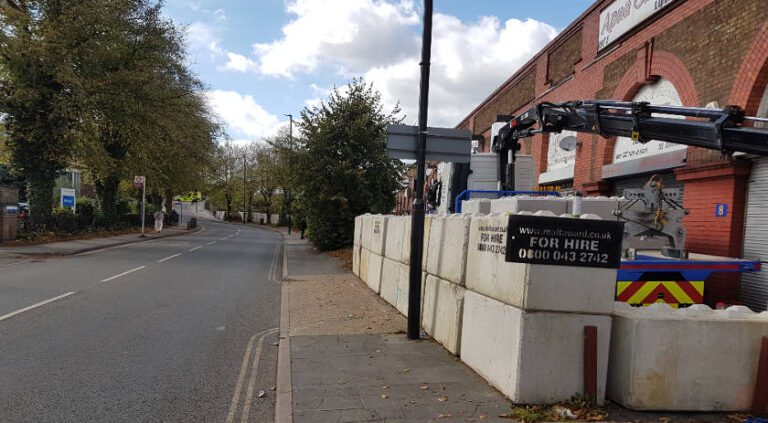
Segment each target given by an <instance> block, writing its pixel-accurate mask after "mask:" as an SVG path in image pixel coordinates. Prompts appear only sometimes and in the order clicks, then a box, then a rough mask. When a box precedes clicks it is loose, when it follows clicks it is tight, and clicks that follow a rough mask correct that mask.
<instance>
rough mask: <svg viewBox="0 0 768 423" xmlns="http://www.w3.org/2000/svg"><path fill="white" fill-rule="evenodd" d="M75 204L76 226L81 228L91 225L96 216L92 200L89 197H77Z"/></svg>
mask: <svg viewBox="0 0 768 423" xmlns="http://www.w3.org/2000/svg"><path fill="white" fill-rule="evenodd" d="M75 204H76V207H75V216H77V226H78V228H79V229H81V230H83V229H87V228H89V227H91V226H93V221H94V220H95V218H96V205H95V204H94V202H93V200H91V199H90V198H78V199H77V202H76V203H75Z"/></svg>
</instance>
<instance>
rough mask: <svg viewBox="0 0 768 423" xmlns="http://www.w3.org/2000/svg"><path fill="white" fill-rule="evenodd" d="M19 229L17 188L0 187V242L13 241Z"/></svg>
mask: <svg viewBox="0 0 768 423" xmlns="http://www.w3.org/2000/svg"><path fill="white" fill-rule="evenodd" d="M18 231H19V190H18V189H16V188H2V187H0V242H6V241H15V240H16V236H17V234H18Z"/></svg>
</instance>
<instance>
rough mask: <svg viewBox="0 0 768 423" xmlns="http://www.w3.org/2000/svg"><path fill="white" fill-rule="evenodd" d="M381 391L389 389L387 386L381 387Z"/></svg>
mask: <svg viewBox="0 0 768 423" xmlns="http://www.w3.org/2000/svg"><path fill="white" fill-rule="evenodd" d="M381 389H389V385H384V386H382V387H381Z"/></svg>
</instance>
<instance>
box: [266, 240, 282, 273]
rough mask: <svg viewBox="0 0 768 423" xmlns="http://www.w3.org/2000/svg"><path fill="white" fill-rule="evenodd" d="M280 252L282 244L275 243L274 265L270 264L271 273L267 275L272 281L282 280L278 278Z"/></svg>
mask: <svg viewBox="0 0 768 423" xmlns="http://www.w3.org/2000/svg"><path fill="white" fill-rule="evenodd" d="M279 253H280V244H279V243H278V244H276V245H275V255H274V256H273V257H272V265H271V266H269V275H268V276H267V277H268V278H269V280H270V281H272V282H280V281H279V280H277V272H278V270H277V266H278V265H277V262H278V257H279V256H280V254H279Z"/></svg>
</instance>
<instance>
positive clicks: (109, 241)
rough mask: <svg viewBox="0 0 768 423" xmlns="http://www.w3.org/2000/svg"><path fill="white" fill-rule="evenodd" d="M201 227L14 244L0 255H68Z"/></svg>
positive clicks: (1, 248) (1, 249) (152, 238)
mask: <svg viewBox="0 0 768 423" xmlns="http://www.w3.org/2000/svg"><path fill="white" fill-rule="evenodd" d="M198 230H201V228H199V227H198V228H195V229H191V230H188V229H186V225H176V226H170V227H168V226H166V227H165V228H163V230H162V231H161V232H159V233H158V232H155V231H154V228H147V230H146V233H145V234H144V237H140V234H138V233H132V234H125V235H118V236H107V237H99V238H89V239H74V240H69V241H59V242H49V243H45V244H33V245H14V246H7V247H0V255H6V256H7V255H15V256H19V255H22V256H70V255H74V254H81V253H85V252H88V251H94V250H100V249H104V248H108V247H116V246H120V245H127V244H133V243H136V242H142V241H151V240H155V239H159V238H168V237H172V236H179V235H186V234H188V233H191V232H196V231H198Z"/></svg>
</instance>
